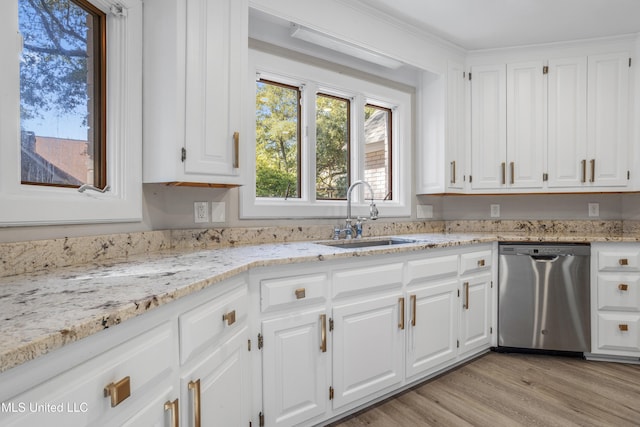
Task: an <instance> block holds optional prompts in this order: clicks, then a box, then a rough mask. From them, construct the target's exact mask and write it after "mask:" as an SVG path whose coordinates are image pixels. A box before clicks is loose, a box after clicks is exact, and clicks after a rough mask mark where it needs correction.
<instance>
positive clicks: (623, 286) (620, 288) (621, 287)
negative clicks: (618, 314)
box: [618, 283, 629, 291]
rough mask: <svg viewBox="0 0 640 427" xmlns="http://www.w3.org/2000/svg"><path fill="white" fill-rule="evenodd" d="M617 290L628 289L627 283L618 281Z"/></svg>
mask: <svg viewBox="0 0 640 427" xmlns="http://www.w3.org/2000/svg"><path fill="white" fill-rule="evenodd" d="M618 290H619V291H628V290H629V285H627V284H626V283H620V284H619V285H618Z"/></svg>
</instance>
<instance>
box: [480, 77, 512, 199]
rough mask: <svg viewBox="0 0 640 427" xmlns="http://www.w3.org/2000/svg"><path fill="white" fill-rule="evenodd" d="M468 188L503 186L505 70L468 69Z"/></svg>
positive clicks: (505, 131) (504, 165)
mask: <svg viewBox="0 0 640 427" xmlns="http://www.w3.org/2000/svg"><path fill="white" fill-rule="evenodd" d="M471 77H472V80H471V177H472V180H471V188H472V189H497V188H503V187H504V186H505V183H506V158H507V152H506V150H507V124H506V119H507V114H506V101H507V98H506V67H505V66H504V65H493V66H474V67H472V68H471Z"/></svg>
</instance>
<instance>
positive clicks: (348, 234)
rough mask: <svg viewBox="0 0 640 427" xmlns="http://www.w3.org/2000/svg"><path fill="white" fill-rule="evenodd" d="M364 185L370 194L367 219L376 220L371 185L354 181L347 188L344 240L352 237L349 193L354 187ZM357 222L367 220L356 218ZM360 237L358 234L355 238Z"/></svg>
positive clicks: (376, 213) (376, 212)
mask: <svg viewBox="0 0 640 427" xmlns="http://www.w3.org/2000/svg"><path fill="white" fill-rule="evenodd" d="M360 184H362V185H365V186H367V187H368V188H369V192H370V193H371V204H370V205H369V218H368V219H371V220H376V219H378V208H377V207H376V204H375V203H374V202H373V189H372V188H371V185H369V183H368V182H367V181H362V180H359V181H356V182H354V183H353V184H351V185H350V186H349V189H348V190H347V219H346V224H345V238H346V239H351V238H352V236H353V225H352V224H351V222H352V221H353V218H351V192H352V191H353V189H354V188H355V187H357V186H358V185H360ZM356 219H357V220H358V222H360V221H362V220H365V219H367V218H360V217H358V218H356ZM359 237H361V234H360V232H358V233H356V238H359Z"/></svg>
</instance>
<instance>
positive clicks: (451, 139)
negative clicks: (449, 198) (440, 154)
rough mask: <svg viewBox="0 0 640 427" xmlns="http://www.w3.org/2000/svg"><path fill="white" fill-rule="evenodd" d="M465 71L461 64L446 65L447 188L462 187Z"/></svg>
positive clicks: (457, 188) (458, 188)
mask: <svg viewBox="0 0 640 427" xmlns="http://www.w3.org/2000/svg"><path fill="white" fill-rule="evenodd" d="M465 87H466V85H465V72H464V66H463V65H462V64H458V63H453V62H450V63H449V64H448V66H447V98H446V100H447V125H446V126H447V127H446V129H447V130H446V132H447V136H446V145H445V147H446V158H447V162H448V165H449V169H448V172H447V184H446V185H447V188H449V189H455V190H462V189H464V175H465V156H466V150H465V114H464V112H465Z"/></svg>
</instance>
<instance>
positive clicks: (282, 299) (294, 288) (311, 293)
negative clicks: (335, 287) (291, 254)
mask: <svg viewBox="0 0 640 427" xmlns="http://www.w3.org/2000/svg"><path fill="white" fill-rule="evenodd" d="M327 288H328V281H327V275H326V274H324V273H322V274H309V275H305V276H292V277H283V278H277V279H265V280H262V281H260V296H261V307H262V311H269V310H277V309H282V308H284V307H286V305H288V304H295V305H303V304H309V303H322V302H325V301H326V300H327Z"/></svg>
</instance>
